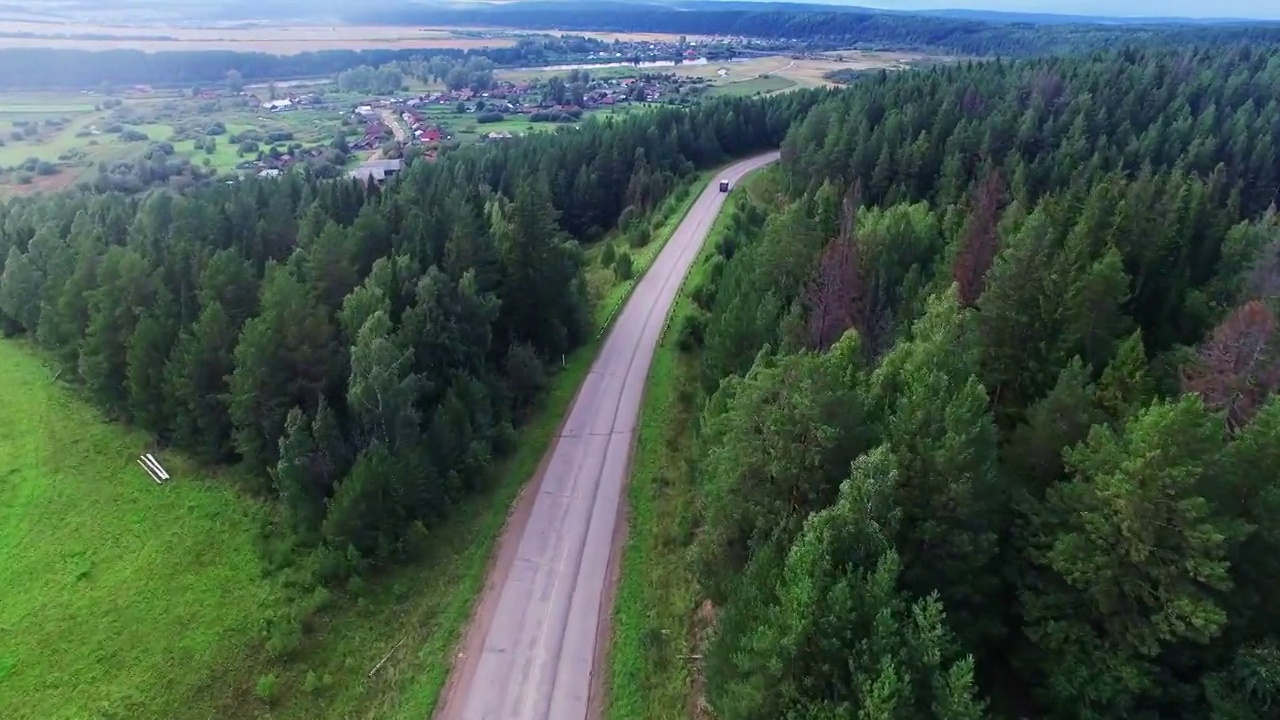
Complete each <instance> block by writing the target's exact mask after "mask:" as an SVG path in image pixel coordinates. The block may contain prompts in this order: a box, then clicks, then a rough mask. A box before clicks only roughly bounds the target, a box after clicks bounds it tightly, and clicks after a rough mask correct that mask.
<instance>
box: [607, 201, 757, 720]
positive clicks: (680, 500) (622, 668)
mask: <svg viewBox="0 0 1280 720" xmlns="http://www.w3.org/2000/svg"><path fill="white" fill-rule="evenodd" d="M742 187H743V186H739V188H736V189H735V190H734V191H733V195H731V199H730V201H731V202H732V198H733V197H734V196H736V195H737V193H739V192H745V190H742V189H741V188H742ZM728 217H729V215H728V212H727V211H726V212H724V213H722V214H721V215H720V216H719V217H718V218H717V219H716V223H715V225H714V226H713V227H712V229H711V231H710V233H709V234H708V236H707V241H706V243H705V244H704V245H703V248H702V252H701V253H700V254H699V256H698V259H697V260H696V261H695V263H694V266H693V267H692V268H691V269H690V271H689V276H688V278H687V279H686V280H685V283H684V285H683V287H681V290H680V296H679V297H678V298H677V300H676V304H675V306H674V307H673V308H672V310H671V316H670V318H669V319H668V326H667V330H666V334H665V335H663V338H662V342H661V343H660V344H659V346H658V349H657V352H656V353H655V354H654V357H653V364H652V365H651V366H650V368H649V378H648V381H647V383H646V384H645V395H644V404H643V406H642V407H641V411H640V424H639V435H638V437H637V440H636V448H635V451H634V454H633V455H632V464H631V482H630V485H629V486H628V489H627V503H628V516H627V540H626V544H625V545H624V547H623V557H622V575H621V578H620V580H619V585H618V595H617V601H616V605H615V606H614V612H613V637H612V644H611V647H610V660H609V668H608V673H609V674H608V676H607V683H608V695H607V698H606V704H605V717H606V718H608V719H609V720H641V719H643V720H670V719H671V718H682V717H689V716H690V712H689V708H690V707H691V704H692V703H693V702H694V695H695V693H696V687H695V683H696V675H697V673H696V665H695V659H694V658H693V657H692V656H696V655H698V654H699V648H698V647H697V643H696V640H695V633H696V631H697V627H696V624H695V620H694V618H695V614H696V611H697V608H698V604H699V602H700V594H699V591H698V582H697V579H696V578H695V577H694V575H693V571H692V567H691V563H690V559H689V556H688V552H687V550H688V547H689V545H690V544H691V543H692V539H693V510H694V503H695V502H696V497H697V496H696V488H695V486H694V481H695V479H694V477H693V475H692V473H691V468H690V465H689V462H690V459H691V454H692V452H693V445H692V443H693V423H694V422H696V416H697V412H698V408H697V403H696V402H695V400H694V397H695V394H696V392H695V391H694V389H693V386H694V383H695V379H696V377H697V357H696V356H695V355H692V354H689V353H684V352H681V351H680V350H679V348H678V346H677V342H678V338H679V337H680V331H681V329H682V327H683V325H684V322H685V320H686V318H687V317H689V315H690V314H691V313H692V312H693V311H694V308H693V304H692V301H691V300H689V297H688V294H689V292H690V290H691V289H692V288H694V287H697V285H698V283H700V282H702V280H701V278H702V276H703V274H704V272H705V271H706V268H707V261H708V260H709V259H710V257H711V256H712V255H713V254H714V253H715V246H716V240H717V239H718V238H719V237H720V236H721V235H722V234H723V233H724V232H725V228H726V226H727V219H728Z"/></svg>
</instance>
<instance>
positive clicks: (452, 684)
mask: <svg viewBox="0 0 1280 720" xmlns="http://www.w3.org/2000/svg"><path fill="white" fill-rule="evenodd" d="M777 158H778V153H777V152H772V153H769V154H767V155H761V156H758V157H754V158H751V159H749V160H744V161H742V162H739V163H737V164H735V165H733V166H731V167H730V168H728V169H726V170H724V171H723V172H722V173H720V174H719V175H718V176H716V177H715V178H713V180H712V182H711V183H710V184H709V185H708V186H707V188H706V190H705V191H703V193H702V195H701V196H700V197H699V198H698V199H697V200H696V201H695V202H694V204H693V207H691V208H690V209H689V213H688V215H686V216H685V218H684V220H683V221H682V222H681V223H680V226H679V227H678V228H677V229H676V231H675V233H674V234H673V235H672V236H671V238H670V239H669V240H668V241H667V244H666V246H665V247H664V248H663V250H662V252H661V253H660V254H659V255H658V257H657V259H656V260H655V261H654V263H653V265H652V266H650V268H649V270H648V272H647V273H645V275H644V277H643V278H642V279H641V280H640V281H639V282H638V283H637V284H636V287H635V289H634V291H633V292H632V294H631V297H630V299H629V300H628V302H627V304H626V306H625V307H624V308H623V310H622V312H621V313H619V315H618V317H617V318H616V319H615V321H614V324H613V326H612V329H611V330H610V332H609V336H608V338H606V339H605V342H604V346H603V347H602V348H601V350H600V354H599V355H598V356H597V357H596V359H595V362H594V363H593V364H592V366H591V371H590V373H589V374H588V375H587V379H586V381H585V382H583V384H582V387H581V388H580V389H579V390H578V395H577V397H576V398H574V401H573V406H572V408H570V410H569V415H568V417H567V419H566V420H565V423H564V425H563V427H562V428H561V432H560V435H559V436H558V437H557V439H556V441H555V442H554V443H553V445H552V447H551V449H550V451H549V454H548V456H547V457H546V458H544V460H543V464H542V468H541V470H540V472H541V477H540V478H534V482H533V484H532V485H531V487H530V488H529V490H530V491H532V492H536V495H534V496H532V497H526V498H523V499H522V500H521V501H520V502H522V503H531V504H532V507H531V509H527V510H526V511H525V512H527V518H519V517H513V522H512V523H511V525H510V526H509V528H508V537H505V538H504V539H503V540H502V542H501V544H502V545H506V546H507V548H508V549H507V551H506V552H504V551H503V550H502V549H500V550H499V553H498V559H497V562H496V564H495V567H494V568H493V569H492V572H491V575H490V580H489V583H488V584H487V586H486V588H485V590H484V595H485V597H482V598H481V600H480V607H479V609H478V610H477V612H476V616H475V619H474V620H473V623H472V626H471V628H470V629H469V631H468V632H469V634H468V640H467V642H466V646H467V649H466V650H464V652H463V653H462V654H461V655H460V656H459V657H458V658H457V661H456V663H455V665H454V668H453V674H452V676H451V677H450V679H449V685H448V686H447V687H446V689H445V693H444V695H443V697H442V698H441V702H440V705H439V707H438V708H437V712H436V713H435V717H436V720H584V719H585V718H586V717H587V713H588V696H589V694H590V688H591V680H592V670H593V668H592V665H593V663H594V659H595V657H596V640H597V637H598V633H599V631H600V629H601V623H602V621H606V620H607V615H608V613H609V609H608V608H605V607H604V606H603V603H602V598H604V597H606V594H605V593H606V584H607V582H608V573H609V569H610V568H609V562H610V555H611V551H612V545H613V540H614V535H615V529H616V528H615V525H616V524H617V520H618V507H619V502H620V500H621V498H622V490H623V488H624V487H625V485H626V480H627V477H628V465H629V463H630V456H631V448H632V445H633V444H634V440H635V428H636V420H637V417H638V416H639V413H640V403H641V397H642V396H643V393H644V386H645V380H646V378H647V376H648V374H649V363H650V362H651V361H652V360H653V352H654V349H655V348H656V347H657V343H658V338H659V335H660V334H661V333H662V328H663V325H664V324H665V323H666V318H667V314H668V312H669V311H670V309H671V305H672V304H673V303H674V301H675V298H676V295H677V293H678V292H679V289H680V285H681V284H682V283H683V280H684V277H685V275H686V274H687V273H688V271H689V267H690V266H691V265H692V264H693V261H694V259H695V258H696V257H697V256H698V252H699V249H700V248H701V246H702V242H703V240H705V239H706V236H707V232H708V231H710V229H711V226H712V224H713V223H714V222H715V219H716V216H717V214H718V213H719V212H720V208H721V206H722V205H723V204H724V199H725V195H724V194H723V193H721V192H719V187H718V186H719V182H718V181H719V180H721V179H728V180H729V181H730V182H732V183H736V182H737V181H738V180H739V179H741V178H742V177H743V176H744V175H746V174H747V173H749V172H751V171H752V170H755V169H757V168H760V167H762V166H764V165H767V164H769V163H771V162H773V161H774V160H776V159H777ZM520 514H521V513H520V509H519V508H518V507H517V510H516V512H515V513H514V516H519V515H520ZM517 543H518V544H517ZM512 549H514V551H513V552H512ZM504 555H505V556H506V557H504Z"/></svg>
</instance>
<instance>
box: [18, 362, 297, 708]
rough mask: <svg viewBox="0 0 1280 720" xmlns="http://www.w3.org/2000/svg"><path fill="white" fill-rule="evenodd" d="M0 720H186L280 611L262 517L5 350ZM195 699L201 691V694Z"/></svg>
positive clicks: (221, 485) (222, 484)
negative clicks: (260, 553)
mask: <svg viewBox="0 0 1280 720" xmlns="http://www.w3.org/2000/svg"><path fill="white" fill-rule="evenodd" d="M0 377H3V378H4V388H3V391H2V392H0V558H4V560H3V562H0V717H3V718H6V720H26V719H27V718H30V719H31V720H54V719H57V718H90V717H95V718H96V717H119V718H129V717H133V718H140V717H179V716H183V715H184V711H185V710H189V709H190V708H189V706H188V704H187V699H188V698H189V697H192V696H194V695H203V694H205V692H207V687H208V686H209V685H210V684H216V683H219V682H220V680H221V676H222V675H223V674H224V673H225V672H227V671H228V669H229V668H234V667H235V665H236V662H237V659H238V658H242V657H244V656H245V655H247V654H249V650H250V646H251V644H252V643H253V642H254V640H255V639H256V638H257V632H258V627H257V625H256V622H255V620H256V619H257V618H259V617H260V616H261V613H262V608H264V607H270V606H272V605H274V604H276V602H277V600H276V599H275V597H274V596H275V591H274V590H273V589H272V587H271V586H269V585H268V584H267V583H265V582H264V581H262V580H261V579H260V573H258V572H257V571H256V568H257V567H258V564H259V560H258V557H257V554H256V550H255V548H254V545H253V538H254V536H255V533H256V531H257V527H258V517H259V513H260V512H262V509H261V506H259V505H258V504H256V503H254V502H252V501H250V500H247V499H245V498H244V497H243V496H241V495H240V494H239V493H237V492H236V491H235V490H233V489H232V484H231V483H230V482H229V481H227V480H225V479H224V480H222V481H219V480H217V479H215V478H210V477H208V476H207V475H205V474H203V473H201V472H199V471H197V470H195V468H194V467H193V466H192V465H190V464H189V463H187V462H185V461H184V460H183V459H182V458H180V457H178V456H176V455H171V454H164V455H162V456H161V461H162V462H163V463H164V464H165V466H166V469H167V470H168V471H169V473H170V474H171V475H172V476H173V477H174V479H175V480H174V482H172V483H171V484H168V485H164V486H159V485H156V484H155V483H154V482H153V481H152V480H151V479H150V478H149V477H148V476H147V475H146V474H144V473H143V471H142V468H140V467H139V466H138V464H137V462H136V458H137V457H138V455H139V454H140V453H141V452H143V451H145V450H146V447H147V438H146V436H145V435H144V434H142V433H137V432H131V431H129V430H127V429H125V428H123V427H122V426H119V425H112V424H108V423H106V422H105V421H104V420H103V418H102V417H101V416H100V415H99V414H98V413H97V412H96V411H95V410H93V409H92V408H90V407H89V406H88V405H86V404H84V403H83V402H82V401H80V400H78V399H76V398H75V397H74V396H73V395H72V394H71V393H70V392H69V391H67V390H65V389H63V388H61V387H60V386H59V385H58V384H57V383H56V382H55V381H54V380H53V379H52V373H51V372H50V371H49V370H48V369H47V368H46V367H45V366H44V365H43V364H42V363H41V362H40V361H39V360H38V359H37V358H36V356H35V355H34V354H33V353H32V352H31V351H30V350H29V348H27V347H26V346H25V345H23V344H21V343H20V342H18V341H13V340H4V341H0ZM202 688H204V690H202Z"/></svg>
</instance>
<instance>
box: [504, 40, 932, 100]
mask: <svg viewBox="0 0 1280 720" xmlns="http://www.w3.org/2000/svg"><path fill="white" fill-rule="evenodd" d="M928 59H931V58H929V57H927V56H924V55H916V54H911V53H896V52H866V51H861V50H847V51H841V52H833V53H828V54H825V55H823V56H815V57H807V58H791V57H787V56H785V55H765V56H761V57H753V58H747V59H738V60H734V61H732V62H719V63H718V62H709V63H705V64H701V65H694V64H690V63H684V64H680V65H675V66H663V67H644V68H637V67H633V66H622V67H600V68H592V67H590V66H589V65H584V66H583V67H584V69H587V70H588V71H589V72H590V73H591V75H592V76H593V77H597V78H619V77H632V76H635V75H636V74H638V73H642V72H648V73H675V74H676V75H683V76H687V77H699V78H704V79H706V80H708V81H710V82H711V83H712V87H711V90H710V94H711V95H713V96H714V95H755V94H770V93H775V92H782V91H784V90H790V89H794V88H812V87H828V86H832V85H835V83H833V82H832V81H831V80H829V79H827V78H826V77H825V75H826V74H827V73H830V72H833V71H836V70H874V69H880V68H884V69H887V70H905V69H908V68H910V67H911V65H912V63H916V62H920V61H923V60H928ZM566 72H568V71H567V70H564V69H555V70H546V69H539V68H512V69H504V70H499V71H497V72H496V73H495V76H496V77H498V78H501V79H503V80H509V81H512V82H517V81H521V80H531V79H534V78H546V77H550V76H552V75H563V74H565V73H566Z"/></svg>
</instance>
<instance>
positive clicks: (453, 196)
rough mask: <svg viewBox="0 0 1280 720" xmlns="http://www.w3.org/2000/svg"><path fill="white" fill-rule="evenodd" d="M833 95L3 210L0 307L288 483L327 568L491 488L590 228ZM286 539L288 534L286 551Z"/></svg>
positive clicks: (183, 444) (101, 387) (640, 209)
mask: <svg viewBox="0 0 1280 720" xmlns="http://www.w3.org/2000/svg"><path fill="white" fill-rule="evenodd" d="M819 97H820V95H819V94H817V93H807V94H792V95H788V96H785V97H781V98H777V99H772V100H768V101H762V100H755V101H746V100H741V99H729V100H723V101H719V102H715V103H708V104H706V105H703V106H701V107H699V108H697V109H695V110H693V111H691V112H680V111H669V112H657V113H652V114H649V115H645V116H644V117H643V118H639V117H637V118H632V119H626V120H622V121H619V122H600V123H590V124H588V125H586V126H584V127H583V128H582V129H581V130H576V131H571V132H563V133H558V134H553V135H547V136H545V137H537V138H530V139H527V140H525V141H522V142H519V143H513V144H509V145H506V146H503V147H501V148H475V149H472V150H460V151H457V152H454V153H451V154H449V155H447V156H446V157H445V158H442V159H441V160H440V161H439V162H436V163H427V162H420V163H416V164H414V165H411V166H410V168H409V169H407V170H406V171H405V173H404V174H403V175H402V176H400V177H398V178H397V181H396V182H395V183H393V184H391V185H389V186H387V187H386V188H385V190H383V191H379V190H378V189H377V188H376V187H375V186H369V187H362V186H361V185H359V184H358V183H357V182H356V181H346V182H335V181H323V180H317V179H313V178H309V177H305V176H303V175H300V174H296V173H295V174H290V175H288V176H286V177H283V178H280V179H274V180H270V179H269V180H256V179H250V180H245V181H242V182H239V183H235V184H228V185H216V186H212V187H206V188H201V189H195V190H192V191H189V192H187V193H185V194H176V193H173V192H169V191H157V192H153V193H150V194H148V195H145V196H142V197H134V196H128V195H124V194H119V193H108V194H87V193H81V194H60V195H53V196H49V197H47V198H43V199H18V200H13V201H11V202H9V203H8V204H6V205H3V206H0V228H2V230H0V250H2V253H3V256H4V257H5V261H4V269H3V274H2V275H0V313H2V320H3V323H4V328H3V329H4V331H5V332H6V333H7V334H9V335H14V334H22V333H25V334H26V335H27V336H29V337H31V338H34V340H35V342H37V343H38V344H39V345H40V346H42V347H43V348H45V349H47V351H48V352H49V353H50V355H51V356H52V357H53V358H54V359H55V360H56V362H57V363H58V364H59V366H60V367H61V369H62V374H63V376H65V377H69V378H74V379H75V380H76V381H78V382H79V383H80V384H82V385H83V387H84V390H85V392H86V393H87V395H88V396H89V397H91V398H92V399H93V400H94V401H95V402H96V403H97V404H98V405H99V406H101V407H102V408H103V409H104V410H105V411H106V412H107V413H108V415H109V416H111V417H114V418H117V419H119V420H122V421H125V422H129V423H132V424H135V425H137V426H140V427H142V428H145V429H146V430H149V431H151V432H153V433H154V434H155V435H156V437H157V438H159V439H160V441H161V442H163V443H165V444H169V445H172V446H173V447H177V448H181V449H184V450H187V451H190V452H191V453H193V454H195V455H196V456H198V457H200V458H203V459H204V460H206V461H208V462H210V463H240V464H241V465H242V467H243V468H244V469H245V470H246V471H247V473H246V474H247V475H248V476H249V477H251V478H259V479H260V481H259V482H258V483H257V484H256V487H254V488H253V489H254V490H257V491H258V492H261V493H263V494H265V495H267V496H269V497H275V498H278V499H279V501H280V503H281V505H282V507H283V508H284V510H285V512H284V514H285V516H286V518H287V524H288V525H289V526H290V528H291V530H292V532H291V533H288V536H289V537H291V538H292V539H293V541H294V545H296V546H297V547H302V548H317V549H318V550H317V552H316V553H314V554H313V555H312V557H313V558H314V560H315V562H314V565H312V567H313V568H314V573H315V574H316V575H317V576H318V578H319V579H320V580H323V581H333V580H340V579H343V578H345V577H349V576H350V575H351V574H352V573H358V572H361V571H363V570H364V569H365V568H367V567H368V566H369V564H370V563H379V562H385V561H389V560H392V559H395V558H396V557H398V556H399V555H400V553H401V550H402V549H403V547H404V544H405V543H406V542H407V541H408V540H409V539H410V538H411V537H412V536H413V533H414V532H415V531H417V532H422V531H425V530H427V529H428V528H430V527H431V526H432V524H433V521H436V520H438V519H439V518H441V517H443V516H444V515H445V514H447V513H448V512H449V508H450V506H451V505H452V504H453V503H455V502H456V501H457V500H459V499H460V498H462V497H463V496H465V495H467V494H469V493H471V492H472V491H473V490H475V489H477V486H478V485H479V484H480V483H481V482H482V481H483V480H484V479H485V477H486V471H487V470H488V469H489V467H490V465H491V464H492V462H493V461H494V460H495V458H496V457H498V456H500V455H502V454H503V453H504V452H506V451H507V450H509V449H510V443H511V441H512V428H513V426H514V425H516V424H518V423H519V422H520V419H521V417H522V415H523V413H524V412H525V411H526V410H528V409H529V407H530V405H531V404H532V403H533V402H534V401H535V400H536V399H537V398H538V396H539V393H540V391H541V390H542V389H543V387H544V386H545V384H546V382H547V376H548V373H549V372H550V370H549V367H550V363H551V362H552V361H553V360H554V361H555V363H556V366H558V365H559V363H560V359H561V355H562V354H564V353H568V352H569V351H570V350H572V349H574V348H576V347H577V346H579V345H580V344H581V343H582V342H583V341H584V340H585V339H586V329H587V318H588V308H587V298H586V294H585V288H584V283H583V267H582V265H583V260H582V257H583V255H582V250H581V247H580V245H579V241H580V240H591V239H595V238H597V237H599V236H600V235H601V234H602V233H603V232H604V231H605V230H606V229H609V228H613V227H615V226H616V225H617V222H618V220H619V218H620V217H621V216H622V215H623V214H624V213H628V214H629V215H630V216H642V215H643V213H645V212H647V211H649V210H651V209H653V208H654V207H656V205H657V204H659V203H660V202H661V201H663V200H664V199H666V198H667V196H668V195H669V194H671V193H672V192H673V191H674V190H676V189H677V187H678V186H681V184H682V183H683V184H684V186H685V189H686V190H687V183H685V182H684V181H685V180H686V179H687V178H688V177H689V176H690V175H691V174H692V173H694V172H695V170H696V169H698V168H705V167H708V166H711V165H715V164H718V163H720V162H723V161H724V160H725V159H727V158H729V157H733V156H738V155H742V154H744V153H749V152H752V151H756V150H760V149H766V148H769V147H776V145H777V144H778V143H779V142H780V141H781V139H782V136H783V133H784V132H785V131H786V129H787V128H788V126H789V124H790V123H791V121H792V120H794V119H797V118H799V117H800V116H801V115H802V113H803V112H804V110H805V109H806V108H807V107H809V106H811V105H812V104H813V103H814V102H815V101H816V100H818V99H819ZM286 547H288V546H286Z"/></svg>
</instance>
